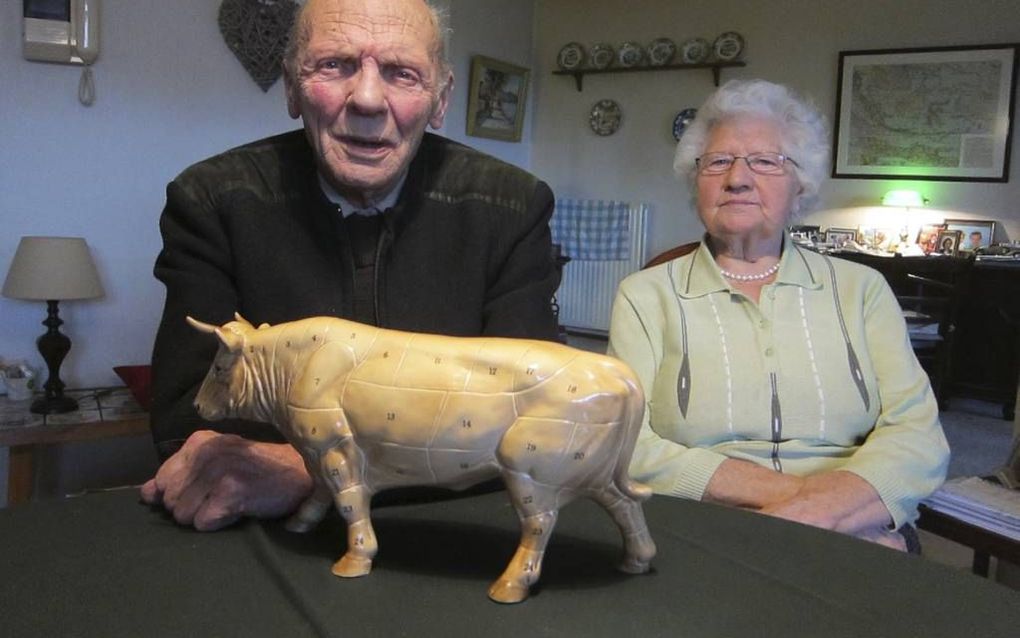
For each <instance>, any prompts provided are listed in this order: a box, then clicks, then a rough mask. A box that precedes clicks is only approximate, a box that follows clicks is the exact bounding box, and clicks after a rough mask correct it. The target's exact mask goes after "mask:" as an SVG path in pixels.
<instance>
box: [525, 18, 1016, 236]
mask: <svg viewBox="0 0 1020 638" xmlns="http://www.w3.org/2000/svg"><path fill="white" fill-rule="evenodd" d="M1018 11H1020V5H1018V3H1017V1H1016V0H898V1H897V2H888V0H853V1H852V2H850V1H846V2H838V1H835V0H783V1H782V2H778V1H773V2H760V1H759V2H755V1H751V0H686V1H684V2H676V1H674V0H631V1H630V2H627V3H622V2H618V1H615V0H539V2H538V3H537V5H536V9H535V34H536V35H535V47H536V61H535V78H536V81H535V94H536V96H535V100H536V103H537V105H538V108H537V109H535V114H536V116H535V122H534V130H533V139H534V141H533V158H532V169H533V170H534V172H535V173H536V174H538V175H540V176H542V177H543V178H545V179H546V180H547V181H549V182H550V184H551V185H552V186H553V189H554V190H555V191H556V193H557V195H558V196H574V197H595V198H617V199H628V200H633V201H645V202H649V203H651V205H652V210H653V213H652V216H653V219H652V225H651V241H650V252H651V254H654V253H655V252H659V251H661V250H664V249H666V248H669V247H671V246H674V245H676V244H679V243H682V242H685V241H690V240H692V239H697V238H698V237H700V234H701V226H700V224H699V223H698V221H697V220H696V219H695V216H694V213H693V212H692V211H691V208H690V205H689V195H688V193H687V190H686V188H685V187H684V186H683V185H682V184H680V183H679V182H678V181H677V180H676V179H675V178H674V177H673V175H672V169H671V166H672V157H673V151H674V148H675V142H674V140H673V137H672V134H671V127H672V122H673V118H674V117H675V115H676V114H677V113H678V112H679V111H680V110H681V109H683V108H687V107H697V106H698V105H699V104H701V102H702V101H703V100H704V99H705V97H706V96H707V95H708V94H709V93H710V92H711V91H712V90H713V88H714V87H713V85H712V80H711V75H710V74H709V72H708V71H668V72H659V73H632V74H623V75H600V76H588V77H586V78H585V79H584V91H583V92H582V93H578V92H577V91H576V90H575V88H574V83H573V80H572V79H571V78H569V77H561V76H553V75H552V74H551V72H552V71H553V70H555V69H556V54H557V52H558V51H559V49H560V47H562V46H563V45H564V44H566V43H567V42H570V41H577V42H580V43H582V44H584V45H585V46H590V45H592V44H595V43H597V42H603V41H604V42H608V43H611V44H613V45H614V46H618V45H619V44H620V43H622V42H623V41H625V40H636V41H638V42H641V43H646V44H647V43H648V42H651V41H652V40H653V39H655V38H657V37H663V36H665V37H669V38H672V39H673V40H675V41H676V42H677V43H678V44H679V43H681V42H683V41H684V40H686V39H688V38H691V37H703V38H707V39H708V40H709V41H711V40H712V39H714V38H715V37H716V36H717V35H718V34H720V33H722V32H724V31H737V32H739V33H741V34H742V35H743V36H744V38H745V40H746V43H747V46H746V49H745V51H746V52H745V55H744V59H745V60H746V61H747V66H746V67H744V68H739V69H725V70H723V72H722V79H723V81H725V80H727V79H730V78H752V77H760V78H764V79H768V80H771V81H775V82H781V83H784V84H788V85H790V86H792V87H794V88H795V89H796V90H798V91H800V92H802V93H806V94H808V95H809V96H811V97H812V98H813V99H814V100H815V102H816V103H817V104H818V105H819V107H820V108H821V109H822V112H823V113H825V114H826V115H828V116H829V117H830V119H831V117H832V114H833V113H834V110H835V96H836V73H837V63H838V54H839V51H841V50H853V49H872V48H901V47H920V46H949V45H964V44H981V43H1002V42H1018V41H1020V20H1018V19H1017V16H1018V15H1020V14H1018ZM602 98H611V99H614V100H616V101H617V102H619V103H620V105H621V107H622V109H623V114H624V115H623V117H624V119H623V124H622V126H621V128H620V130H619V131H618V132H617V133H616V134H615V135H612V136H609V137H598V136H596V135H595V134H594V133H593V132H592V131H591V130H590V129H589V127H588V112H589V110H590V109H591V106H592V105H593V104H594V103H595V102H596V101H598V100H599V99H602ZM1012 158H1013V162H1012V167H1011V170H1010V182H1008V183H1005V184H989V183H950V182H920V181H912V182H911V181H898V182H893V181H888V180H847V179H841V180H832V181H830V182H829V183H828V185H827V186H826V187H825V188H824V189H823V192H822V200H821V202H820V208H821V209H827V210H825V211H823V212H818V213H815V214H813V215H811V216H810V217H809V218H808V219H807V220H806V221H807V222H809V223H820V224H821V225H822V226H823V227H824V226H828V225H833V226H845V225H853V226H856V222H857V220H858V218H859V216H860V214H861V213H862V212H870V211H861V210H858V209H857V207H861V206H876V205H877V204H878V201H879V199H880V197H881V195H882V193H884V192H885V191H887V190H889V189H890V188H891V187H892V186H893V185H894V184H896V185H897V186H900V187H915V188H917V189H918V190H920V191H921V192H922V193H923V194H924V195H925V196H927V197H928V198H929V199H930V200H931V206H932V207H935V208H937V209H940V210H941V211H945V212H946V214H945V216H948V217H965V216H971V217H975V218H982V219H994V220H998V221H999V222H1001V225H1000V230H1001V232H999V233H998V238H999V239H1005V238H1007V237H1009V238H1020V208H1018V207H1017V206H1016V202H1017V201H1018V200H1020V131H1018V132H1016V133H1015V134H1014V137H1013V147H1012Z"/></svg>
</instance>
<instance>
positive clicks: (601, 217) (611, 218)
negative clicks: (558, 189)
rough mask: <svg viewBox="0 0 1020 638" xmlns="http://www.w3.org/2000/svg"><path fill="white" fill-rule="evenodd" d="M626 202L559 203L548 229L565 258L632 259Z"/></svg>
mask: <svg viewBox="0 0 1020 638" xmlns="http://www.w3.org/2000/svg"><path fill="white" fill-rule="evenodd" d="M629 215H630V204H628V203H627V202H617V201H604V200H594V199H558V200H556V210H554V211H553V216H552V220H551V221H550V223H549V227H550V229H551V230H552V240H553V243H556V244H559V245H560V246H562V250H563V254H564V255H566V256H567V257H570V258H571V259H578V260H582V261H585V260H586V261H616V260H623V259H630V229H629V226H628V223H627V222H628V217H629Z"/></svg>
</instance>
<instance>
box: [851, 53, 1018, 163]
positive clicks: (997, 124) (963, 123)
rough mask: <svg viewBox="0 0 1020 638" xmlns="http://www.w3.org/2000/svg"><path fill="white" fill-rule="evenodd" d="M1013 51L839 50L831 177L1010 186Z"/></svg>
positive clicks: (1015, 58)
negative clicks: (991, 183) (968, 182)
mask: <svg viewBox="0 0 1020 638" xmlns="http://www.w3.org/2000/svg"><path fill="white" fill-rule="evenodd" d="M1018 48H1020V45H1016V44H1007V45H983V46H971V47H939V48H924V49H882V50H872V51H841V52H840V54H839V82H838V84H837V90H836V131H835V144H834V145H833V163H832V176H833V177H854V178H874V179H878V178H882V179H888V178H909V179H923V180H944V181H975V182H1005V181H1008V179H1009V149H1010V140H1011V138H1012V133H1013V111H1014V106H1015V105H1014V100H1015V96H1016V90H1015V86H1016V74H1017V50H1018Z"/></svg>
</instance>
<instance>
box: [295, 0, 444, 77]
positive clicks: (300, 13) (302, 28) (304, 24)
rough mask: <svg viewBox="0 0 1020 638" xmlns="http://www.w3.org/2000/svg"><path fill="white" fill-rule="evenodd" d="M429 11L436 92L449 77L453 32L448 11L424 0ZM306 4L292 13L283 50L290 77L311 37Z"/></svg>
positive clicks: (296, 75) (428, 0) (433, 2)
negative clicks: (433, 32) (438, 79)
mask: <svg viewBox="0 0 1020 638" xmlns="http://www.w3.org/2000/svg"><path fill="white" fill-rule="evenodd" d="M424 2H425V6H427V7H428V10H429V13H430V14H432V24H433V26H435V29H436V41H435V42H434V43H433V46H432V57H433V59H434V60H436V62H437V63H438V66H439V74H440V76H442V84H440V85H439V87H437V93H439V92H442V90H443V88H445V86H446V82H447V80H448V78H449V77H450V69H452V68H453V65H451V64H450V58H449V54H448V48H449V47H448V44H447V43H448V42H449V40H450V36H451V35H452V34H453V29H452V28H451V27H450V11H449V9H447V8H446V7H443V6H440V5H439V3H438V2H436V1H435V0H424ZM307 6H308V2H307V0H305V2H304V3H303V4H302V5H301V7H300V8H299V9H298V10H297V13H296V14H295V15H294V22H293V24H291V26H290V34H289V36H288V37H287V47H286V48H285V49H284V51H283V68H284V70H285V71H286V72H287V74H288V75H289V76H290V77H292V78H297V77H298V71H299V69H298V57H299V56H300V54H301V52H302V51H303V50H304V48H305V46H306V45H307V44H308V39H309V38H310V37H311V25H310V24H308V20H306V19H305V9H306V7H307Z"/></svg>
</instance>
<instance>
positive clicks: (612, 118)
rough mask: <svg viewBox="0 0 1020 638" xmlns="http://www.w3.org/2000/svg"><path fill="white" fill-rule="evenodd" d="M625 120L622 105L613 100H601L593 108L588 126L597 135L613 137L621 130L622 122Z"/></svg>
mask: <svg viewBox="0 0 1020 638" xmlns="http://www.w3.org/2000/svg"><path fill="white" fill-rule="evenodd" d="M622 119H623V111H622V110H621V109H620V105H619V104H617V103H616V102H615V101H613V100H599V101H598V102H596V103H595V106H593V107H591V114H590V115H589V116H588V125H589V126H591V130H593V131H595V134H596V135H602V136H605V135H612V134H613V133H615V132H616V129H618V128H620V121H621V120H622Z"/></svg>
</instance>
